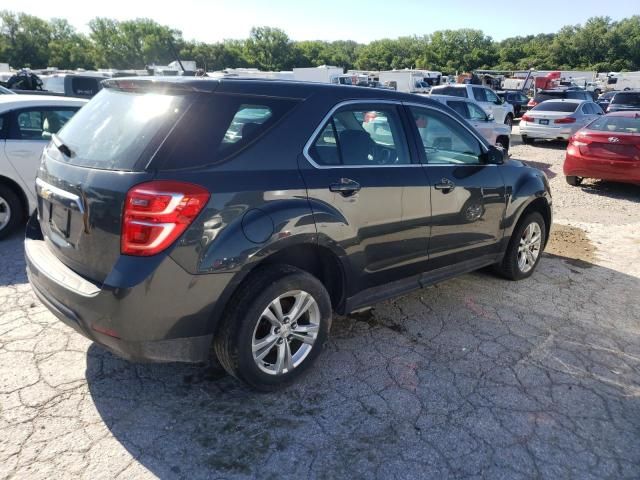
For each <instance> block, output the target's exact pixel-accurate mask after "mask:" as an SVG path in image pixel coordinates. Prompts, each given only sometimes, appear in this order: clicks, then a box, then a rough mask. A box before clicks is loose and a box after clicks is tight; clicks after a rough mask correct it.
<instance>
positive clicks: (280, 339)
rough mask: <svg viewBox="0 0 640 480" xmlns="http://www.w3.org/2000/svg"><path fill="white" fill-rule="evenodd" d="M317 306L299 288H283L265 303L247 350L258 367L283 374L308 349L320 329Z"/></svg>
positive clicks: (269, 372) (310, 348) (305, 356)
mask: <svg viewBox="0 0 640 480" xmlns="http://www.w3.org/2000/svg"><path fill="white" fill-rule="evenodd" d="M320 318H321V317H320V308H319V306H318V303H317V302H316V300H315V299H314V298H313V296H312V295H310V294H309V293H307V292H305V291H303V290H292V291H290V292H286V293H284V294H282V295H280V296H278V297H277V298H275V299H274V300H272V301H271V303H269V305H268V306H267V308H265V309H264V311H263V312H262V314H261V315H260V318H259V319H258V322H257V324H256V326H255V328H254V331H253V338H252V342H251V351H252V353H253V360H254V361H255V363H256V365H257V366H258V368H259V369H260V370H262V371H263V372H265V373H268V374H269V375H284V374H286V373H289V372H291V371H292V370H293V369H294V368H296V367H297V366H298V365H300V364H301V363H302V362H303V361H304V359H305V358H307V356H308V355H309V353H311V350H312V349H313V346H314V343H315V341H316V338H317V336H318V332H319V329H320Z"/></svg>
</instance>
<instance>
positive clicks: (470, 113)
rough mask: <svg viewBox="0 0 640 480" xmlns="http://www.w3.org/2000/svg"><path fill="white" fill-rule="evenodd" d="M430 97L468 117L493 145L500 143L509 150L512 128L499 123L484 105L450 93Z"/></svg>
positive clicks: (463, 116) (465, 117)
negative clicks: (484, 108)
mask: <svg viewBox="0 0 640 480" xmlns="http://www.w3.org/2000/svg"><path fill="white" fill-rule="evenodd" d="M429 98H431V99H432V100H436V101H438V102H440V103H443V104H445V105H446V106H448V107H449V108H451V109H452V110H454V111H456V112H457V113H458V114H459V115H460V116H461V117H462V118H464V119H466V120H467V122H469V123H470V124H471V125H473V127H474V128H475V129H476V130H478V132H480V133H481V134H482V136H483V137H484V138H486V139H487V140H488V141H489V142H490V143H491V144H492V145H499V146H501V147H502V148H504V150H505V151H508V150H509V143H510V138H511V128H510V127H509V125H505V124H504V123H498V122H496V121H495V119H494V118H493V115H488V114H487V113H486V112H485V111H484V110H483V109H482V107H481V106H480V105H479V104H478V103H476V102H474V101H473V100H469V99H468V98H461V97H452V96H449V95H430V96H429Z"/></svg>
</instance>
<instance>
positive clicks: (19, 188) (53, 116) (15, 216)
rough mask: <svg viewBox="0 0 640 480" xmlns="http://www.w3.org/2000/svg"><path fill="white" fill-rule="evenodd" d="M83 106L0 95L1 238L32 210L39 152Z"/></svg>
mask: <svg viewBox="0 0 640 480" xmlns="http://www.w3.org/2000/svg"><path fill="white" fill-rule="evenodd" d="M85 103H87V100H84V99H79V98H67V97H54V96H44V95H2V96H0V239H1V238H3V237H5V236H7V235H8V234H9V233H10V232H11V231H12V230H13V229H14V228H15V227H17V226H18V225H19V224H20V223H21V222H22V221H23V220H24V219H25V218H26V216H27V215H28V214H30V213H31V212H33V211H34V210H35V208H36V196H35V178H36V173H37V171H38V166H39V165H40V156H41V155H42V149H43V148H44V147H45V146H46V145H47V143H48V142H49V140H51V136H52V135H53V134H54V133H56V132H57V131H58V130H60V128H62V126H63V125H64V124H65V123H66V122H67V121H68V120H69V119H70V118H71V117H72V116H73V115H74V114H75V113H76V112H77V111H78V110H79V109H80V108H81V107H82V106H83V105H84V104H85Z"/></svg>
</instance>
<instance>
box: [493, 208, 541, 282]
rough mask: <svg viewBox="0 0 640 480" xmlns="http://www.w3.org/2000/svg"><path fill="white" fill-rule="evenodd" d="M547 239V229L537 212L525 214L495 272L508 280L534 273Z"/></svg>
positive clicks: (520, 278) (523, 277)
mask: <svg viewBox="0 0 640 480" xmlns="http://www.w3.org/2000/svg"><path fill="white" fill-rule="evenodd" d="M546 239H547V228H546V225H545V223H544V219H543V218H542V215H540V213H538V212H531V213H529V214H527V216H526V217H524V218H523V219H522V220H521V221H520V222H519V223H518V225H517V226H516V228H515V230H514V231H513V235H512V236H511V240H510V241H509V246H508V247H507V251H506V252H505V254H504V257H503V259H502V261H501V262H500V263H498V264H497V265H495V270H496V271H497V272H498V273H499V274H500V275H502V276H504V277H505V278H508V279H509V280H522V279H525V278H528V277H530V276H531V275H532V274H533V272H534V271H535V269H536V267H537V266H538V263H539V262H540V258H541V257H542V249H543V248H544V245H545V243H546Z"/></svg>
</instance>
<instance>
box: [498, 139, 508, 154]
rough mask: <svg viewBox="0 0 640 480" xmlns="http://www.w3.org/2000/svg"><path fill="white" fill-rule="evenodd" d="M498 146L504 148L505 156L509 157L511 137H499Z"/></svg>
mask: <svg viewBox="0 0 640 480" xmlns="http://www.w3.org/2000/svg"><path fill="white" fill-rule="evenodd" d="M496 146H500V147H502V149H503V150H504V154H505V155H508V154H509V137H507V136H501V137H498V138H497V139H496Z"/></svg>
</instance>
